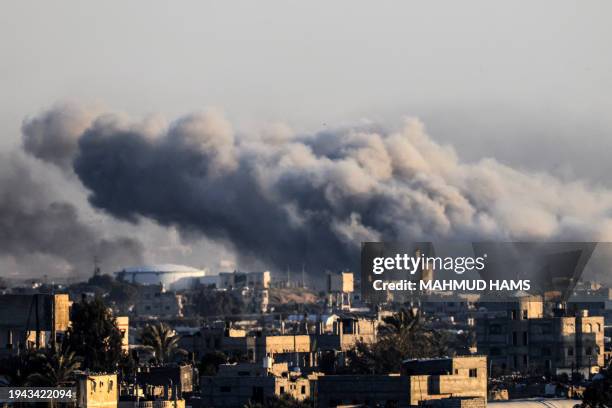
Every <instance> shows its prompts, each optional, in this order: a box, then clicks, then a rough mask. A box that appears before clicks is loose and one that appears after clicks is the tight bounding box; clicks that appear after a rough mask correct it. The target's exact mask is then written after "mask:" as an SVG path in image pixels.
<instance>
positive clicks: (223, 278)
mask: <svg viewBox="0 0 612 408" xmlns="http://www.w3.org/2000/svg"><path fill="white" fill-rule="evenodd" d="M271 279H272V278H271V275H270V271H260V272H240V271H234V272H220V273H219V278H218V286H217V288H218V289H240V288H251V289H256V290H260V289H268V288H269V287H270V282H271Z"/></svg>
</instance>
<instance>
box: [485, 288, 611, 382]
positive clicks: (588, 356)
mask: <svg viewBox="0 0 612 408" xmlns="http://www.w3.org/2000/svg"><path fill="white" fill-rule="evenodd" d="M486 307H487V308H490V307H491V306H490V305H489V304H487V305H486ZM476 334H477V347H478V352H479V353H483V354H487V355H488V356H489V359H490V368H491V372H492V374H493V375H498V374H503V373H509V372H522V373H525V374H563V373H565V374H569V375H571V374H572V373H574V372H581V373H582V374H583V375H585V376H588V375H589V374H590V373H596V372H598V371H599V367H601V366H603V365H604V318H603V317H602V316H589V315H588V312H586V311H581V312H578V313H577V314H576V315H575V316H568V315H566V313H564V311H563V310H561V309H559V310H557V312H556V315H555V316H551V317H545V316H544V314H543V308H542V307H541V306H540V304H538V303H537V302H535V303H534V302H529V301H527V300H525V301H523V302H520V303H518V302H517V303H515V304H514V305H512V304H509V305H507V306H506V314H505V315H504V314H501V315H498V316H497V315H493V316H485V317H482V318H479V319H477V321H476Z"/></svg>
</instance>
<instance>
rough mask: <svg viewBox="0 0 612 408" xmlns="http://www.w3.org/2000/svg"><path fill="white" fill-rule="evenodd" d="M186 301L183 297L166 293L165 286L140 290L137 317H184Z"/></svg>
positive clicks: (159, 285)
mask: <svg viewBox="0 0 612 408" xmlns="http://www.w3.org/2000/svg"><path fill="white" fill-rule="evenodd" d="M184 304H185V300H184V298H183V296H182V295H179V294H177V293H175V292H168V291H166V289H165V287H164V285H162V284H154V285H147V286H143V287H142V288H140V290H139V291H138V302H136V304H135V307H134V314H136V315H137V316H158V317H182V316H183V308H184Z"/></svg>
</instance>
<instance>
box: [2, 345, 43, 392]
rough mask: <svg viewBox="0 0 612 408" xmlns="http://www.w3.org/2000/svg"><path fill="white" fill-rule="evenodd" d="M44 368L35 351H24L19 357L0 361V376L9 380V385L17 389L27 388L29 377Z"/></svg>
mask: <svg viewBox="0 0 612 408" xmlns="http://www.w3.org/2000/svg"><path fill="white" fill-rule="evenodd" d="M42 368H43V367H42V365H41V361H40V359H38V358H36V352H35V351H34V350H23V351H21V352H20V353H19V355H15V356H10V357H6V358H3V359H2V360H0V375H2V376H4V377H5V378H6V379H7V380H8V383H9V384H8V385H12V386H15V387H24V386H26V385H27V381H28V377H29V376H30V375H31V374H33V373H35V372H39V371H40V370H42Z"/></svg>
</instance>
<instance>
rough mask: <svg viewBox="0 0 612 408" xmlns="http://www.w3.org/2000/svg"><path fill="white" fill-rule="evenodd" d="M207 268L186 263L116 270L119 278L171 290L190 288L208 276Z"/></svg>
mask: <svg viewBox="0 0 612 408" xmlns="http://www.w3.org/2000/svg"><path fill="white" fill-rule="evenodd" d="M206 272H207V271H206V269H197V268H192V267H191V266H185V265H174V264H161V265H144V266H133V267H129V268H124V269H122V270H120V271H119V272H115V274H116V275H117V279H119V280H122V281H125V282H131V283H138V284H140V285H160V284H161V285H164V287H165V288H167V289H170V290H182V289H189V288H191V287H193V286H194V285H196V284H197V283H199V282H200V279H202V278H203V277H204V276H206Z"/></svg>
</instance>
